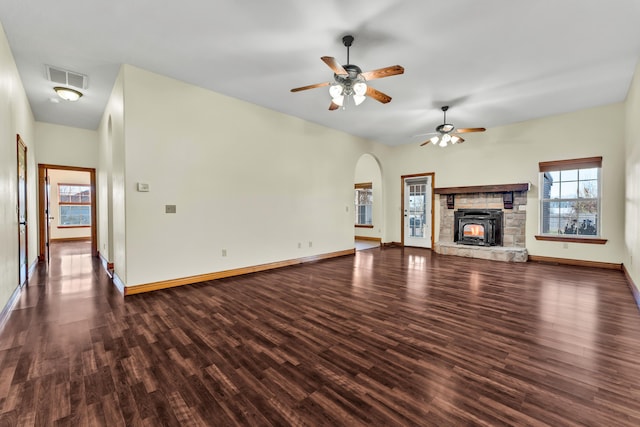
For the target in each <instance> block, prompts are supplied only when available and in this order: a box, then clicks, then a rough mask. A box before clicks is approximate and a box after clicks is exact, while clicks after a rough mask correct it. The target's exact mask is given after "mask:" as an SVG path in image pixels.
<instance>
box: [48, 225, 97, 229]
mask: <svg viewBox="0 0 640 427" xmlns="http://www.w3.org/2000/svg"><path fill="white" fill-rule="evenodd" d="M56 227H57V228H91V226H90V225H58V226H56Z"/></svg>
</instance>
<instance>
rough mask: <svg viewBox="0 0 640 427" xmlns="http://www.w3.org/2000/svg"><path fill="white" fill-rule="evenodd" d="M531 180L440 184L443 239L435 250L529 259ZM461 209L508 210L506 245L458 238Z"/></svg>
mask: <svg viewBox="0 0 640 427" xmlns="http://www.w3.org/2000/svg"><path fill="white" fill-rule="evenodd" d="M528 189H529V185H528V184H507V185H495V186H473V187H452V188H436V189H435V192H436V194H439V195H440V200H439V203H440V239H439V241H438V242H436V243H435V245H434V250H435V252H436V253H438V254H442V255H456V256H464V257H469V258H482V259H490V260H495V261H506V262H526V261H527V260H528V253H527V249H526V247H525V226H526V219H527V211H526V206H527V191H528ZM457 209H501V210H502V211H503V214H504V224H503V236H502V246H469V245H460V244H457V243H455V242H454V238H453V234H454V221H455V220H454V212H455V210H457Z"/></svg>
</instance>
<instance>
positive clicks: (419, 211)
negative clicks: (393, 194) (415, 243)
mask: <svg viewBox="0 0 640 427" xmlns="http://www.w3.org/2000/svg"><path fill="white" fill-rule="evenodd" d="M426 191H427V186H426V184H412V185H410V186H409V211H408V216H409V237H425V230H424V225H425V216H426V203H425V201H426Z"/></svg>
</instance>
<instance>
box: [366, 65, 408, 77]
mask: <svg viewBox="0 0 640 427" xmlns="http://www.w3.org/2000/svg"><path fill="white" fill-rule="evenodd" d="M402 73H404V68H403V67H401V66H400V65H392V66H390V67H385V68H379V69H377V70H371V71H365V72H363V73H362V74H360V75H361V76H362V77H364V79H365V80H375V79H381V78H383V77H390V76H395V75H398V74H402Z"/></svg>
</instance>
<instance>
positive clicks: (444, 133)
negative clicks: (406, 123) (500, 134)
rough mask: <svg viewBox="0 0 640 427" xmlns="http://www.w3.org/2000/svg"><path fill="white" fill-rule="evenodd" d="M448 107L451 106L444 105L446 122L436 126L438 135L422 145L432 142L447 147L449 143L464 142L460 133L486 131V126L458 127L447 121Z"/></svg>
mask: <svg viewBox="0 0 640 427" xmlns="http://www.w3.org/2000/svg"><path fill="white" fill-rule="evenodd" d="M448 109H449V107H448V106H446V105H445V106H444V107H442V112H443V113H444V123H442V124H441V125H440V126H438V127H437V128H436V131H435V132H434V133H435V134H436V135H435V136H433V137H431V138H430V139H428V140H427V141H425V142H423V143H422V144H420V145H421V146H422V145H427V144H428V143H432V144H433V145H437V146H438V147H446V146H447V145H449V144H458V143H460V142H464V139H462V137H460V135H458V134H459V133H468V132H484V131H485V130H486V129H485V128H466V129H456V128H455V127H454V126H453V125H452V124H449V123H447V110H448ZM427 135H429V134H427Z"/></svg>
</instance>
